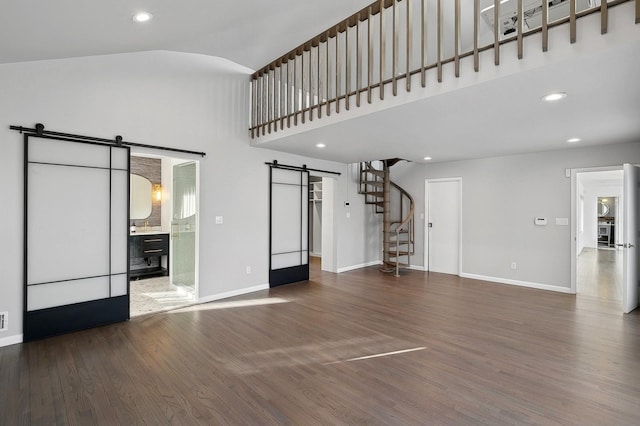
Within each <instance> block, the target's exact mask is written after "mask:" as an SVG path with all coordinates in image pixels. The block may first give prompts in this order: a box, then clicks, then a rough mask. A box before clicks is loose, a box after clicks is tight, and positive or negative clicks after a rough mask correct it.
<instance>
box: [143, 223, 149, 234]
mask: <svg viewBox="0 0 640 426" xmlns="http://www.w3.org/2000/svg"><path fill="white" fill-rule="evenodd" d="M148 228H149V221H148V220H145V221H144V232H147V231H148V230H149V229H148Z"/></svg>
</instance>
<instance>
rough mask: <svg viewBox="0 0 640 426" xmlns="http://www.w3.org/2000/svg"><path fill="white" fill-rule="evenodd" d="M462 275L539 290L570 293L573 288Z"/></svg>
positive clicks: (468, 276)
mask: <svg viewBox="0 0 640 426" xmlns="http://www.w3.org/2000/svg"><path fill="white" fill-rule="evenodd" d="M460 276H461V277H462V278H471V279H474V280H481V281H492V282H495V283H500V284H510V285H517V286H520V287H529V288H536V289H538V290H549V291H555V292H558V293H569V294H570V293H571V288H569V287H562V286H559V285H550V284H540V283H533V282H529V281H518V280H511V279H508V278H498V277H487V276H485V275H476V274H467V273H464V272H463V273H461V274H460Z"/></svg>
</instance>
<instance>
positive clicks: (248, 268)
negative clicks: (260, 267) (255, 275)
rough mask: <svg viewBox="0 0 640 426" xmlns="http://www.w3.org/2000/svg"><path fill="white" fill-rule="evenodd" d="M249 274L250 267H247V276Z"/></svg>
mask: <svg viewBox="0 0 640 426" xmlns="http://www.w3.org/2000/svg"><path fill="white" fill-rule="evenodd" d="M250 273H251V266H247V274H250Z"/></svg>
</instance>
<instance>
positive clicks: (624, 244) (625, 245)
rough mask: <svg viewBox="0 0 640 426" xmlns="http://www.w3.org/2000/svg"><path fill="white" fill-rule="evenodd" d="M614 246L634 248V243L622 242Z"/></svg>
mask: <svg viewBox="0 0 640 426" xmlns="http://www.w3.org/2000/svg"><path fill="white" fill-rule="evenodd" d="M616 246H618V247H622V248H634V247H635V244H629V243H623V244H616Z"/></svg>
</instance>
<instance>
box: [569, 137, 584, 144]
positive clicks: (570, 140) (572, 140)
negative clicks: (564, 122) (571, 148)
mask: <svg viewBox="0 0 640 426" xmlns="http://www.w3.org/2000/svg"><path fill="white" fill-rule="evenodd" d="M581 140H582V139H580V138H571V139H567V142H569V143H574V142H580V141H581Z"/></svg>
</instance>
